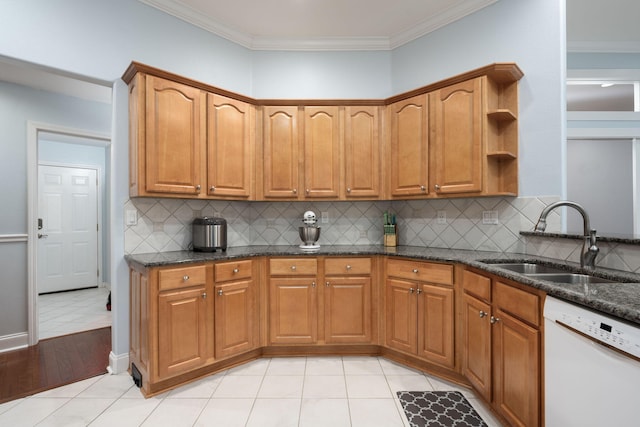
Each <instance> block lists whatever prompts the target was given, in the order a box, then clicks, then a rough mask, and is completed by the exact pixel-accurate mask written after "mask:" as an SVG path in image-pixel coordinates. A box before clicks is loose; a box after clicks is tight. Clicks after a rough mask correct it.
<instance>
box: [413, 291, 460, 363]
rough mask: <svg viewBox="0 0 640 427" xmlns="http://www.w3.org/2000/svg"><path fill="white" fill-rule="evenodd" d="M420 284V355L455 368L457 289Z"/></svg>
mask: <svg viewBox="0 0 640 427" xmlns="http://www.w3.org/2000/svg"><path fill="white" fill-rule="evenodd" d="M419 286H420V294H419V295H418V356H420V357H424V358H425V359H427V360H429V361H431V362H434V363H437V364H439V365H442V366H445V367H447V368H453V366H454V354H453V338H454V336H453V289H452V288H444V287H440V286H434V285H428V284H421V285H419Z"/></svg>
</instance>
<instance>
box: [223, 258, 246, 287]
mask: <svg viewBox="0 0 640 427" xmlns="http://www.w3.org/2000/svg"><path fill="white" fill-rule="evenodd" d="M252 268H253V261H252V260H250V259H247V260H242V261H229V262H219V263H217V264H215V266H214V272H215V273H214V274H215V280H216V282H226V281H229V280H238V279H248V278H251V276H252V274H253V271H252Z"/></svg>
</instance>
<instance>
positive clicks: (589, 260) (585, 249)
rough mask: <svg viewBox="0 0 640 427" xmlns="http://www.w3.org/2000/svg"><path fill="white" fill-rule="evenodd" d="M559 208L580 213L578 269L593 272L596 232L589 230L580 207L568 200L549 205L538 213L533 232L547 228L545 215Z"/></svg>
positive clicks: (582, 209)
mask: <svg viewBox="0 0 640 427" xmlns="http://www.w3.org/2000/svg"><path fill="white" fill-rule="evenodd" d="M560 206H568V207H571V208H574V209H575V210H577V211H578V212H579V213H580V215H582V221H583V225H584V232H583V233H584V241H583V243H582V253H581V254H580V267H582V268H587V269H589V270H593V269H594V268H596V256H598V252H599V251H600V249H599V248H598V246H597V245H596V230H594V229H592V228H591V226H590V224H589V215H588V214H587V211H586V210H585V209H584V208H583V207H582V206H581V205H579V204H577V203H575V202H571V201H569V200H560V201H559V202H555V203H551V204H550V205H548V206H547V207H545V208H544V209H543V210H542V213H540V218H538V222H537V223H536V227H535V231H540V232H542V231H544V230H545V229H546V228H547V215H549V212H551V211H552V210H554V209H555V208H557V207H560ZM587 241H588V243H587Z"/></svg>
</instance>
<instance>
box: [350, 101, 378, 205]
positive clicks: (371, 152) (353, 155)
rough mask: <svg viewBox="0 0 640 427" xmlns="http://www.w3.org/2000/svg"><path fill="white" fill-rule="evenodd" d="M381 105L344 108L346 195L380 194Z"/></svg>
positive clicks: (372, 196)
mask: <svg viewBox="0 0 640 427" xmlns="http://www.w3.org/2000/svg"><path fill="white" fill-rule="evenodd" d="M379 111H380V108H379V107H377V106H347V107H345V109H344V117H345V126H344V127H345V129H344V156H343V157H344V165H345V166H344V181H345V182H344V190H345V198H346V199H356V198H366V199H377V198H379V197H380V195H381V192H380V182H381V181H382V178H381V173H382V171H381V168H380V114H379Z"/></svg>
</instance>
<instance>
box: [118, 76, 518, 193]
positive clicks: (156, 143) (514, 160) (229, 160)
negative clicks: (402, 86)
mask: <svg viewBox="0 0 640 427" xmlns="http://www.w3.org/2000/svg"><path fill="white" fill-rule="evenodd" d="M522 76H523V74H522V72H521V71H520V69H519V68H518V67H517V66H516V65H515V64H510V63H498V64H492V65H488V66H486V67H483V68H479V69H477V70H473V71H470V72H468V73H465V74H462V75H458V76H454V77H452V78H450V79H447V80H443V81H441V82H436V83H433V84H431V85H429V86H425V87H423V88H419V89H416V90H414V91H411V92H408V93H406V94H403V95H398V96H394V97H392V98H389V99H387V100H377V101H376V100H365V101H362V100H360V101H348V100H336V101H335V102H333V101H330V102H326V101H322V102H319V101H313V100H308V101H293V100H283V101H278V102H271V103H270V104H271V105H264V104H263V101H259V100H252V99H250V98H246V97H243V96H242V95H237V94H232V93H230V92H227V91H224V90H222V89H218V88H214V87H211V86H207V85H204V84H202V83H198V82H195V81H190V80H188V79H185V78H183V77H180V76H176V75H172V74H170V73H167V72H164V71H161V70H157V69H154V68H152V67H148V66H144V65H142V64H138V63H132V64H131V66H130V67H129V69H127V71H126V72H125V75H124V76H123V79H124V80H125V81H126V82H127V83H128V84H129V112H130V141H131V142H130V164H131V167H130V176H129V179H130V191H129V193H130V195H131V196H132V197H135V196H147V197H182V198H210V199H213V198H223V199H236V200H307V199H312V200H313V199H315V200H364V199H368V200H376V199H391V200H394V199H395V200H398V199H415V198H439V197H465V196H466V197H473V196H505V195H508V196H515V195H517V194H518V80H520V78H521V77H522ZM317 104H319V105H317ZM332 104H333V105H332ZM256 106H257V107H256ZM256 111H258V112H256ZM383 153H386V155H384V156H383Z"/></svg>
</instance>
